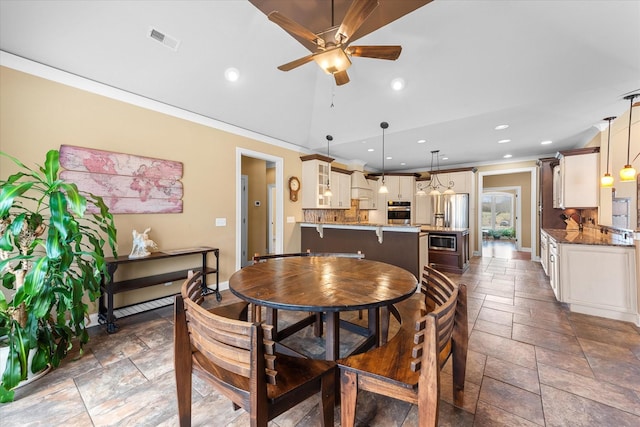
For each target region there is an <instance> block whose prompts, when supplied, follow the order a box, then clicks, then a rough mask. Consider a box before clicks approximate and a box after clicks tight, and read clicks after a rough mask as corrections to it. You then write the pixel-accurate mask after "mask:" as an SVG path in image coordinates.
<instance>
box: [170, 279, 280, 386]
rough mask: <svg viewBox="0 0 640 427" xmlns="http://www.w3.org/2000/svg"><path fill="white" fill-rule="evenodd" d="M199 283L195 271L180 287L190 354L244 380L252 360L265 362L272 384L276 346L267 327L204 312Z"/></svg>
mask: <svg viewBox="0 0 640 427" xmlns="http://www.w3.org/2000/svg"><path fill="white" fill-rule="evenodd" d="M201 280H202V274H201V273H200V272H197V273H195V274H194V275H193V276H192V277H191V278H189V279H187V280H186V281H185V283H184V284H183V287H182V298H183V303H184V309H185V316H186V320H187V329H188V332H189V339H190V342H191V346H192V351H194V350H197V351H199V352H200V353H202V355H203V356H205V357H206V358H207V359H209V360H210V361H211V363H213V364H215V365H218V366H219V367H221V368H223V369H225V370H227V371H229V372H232V373H234V374H237V375H241V376H244V377H247V378H250V377H251V374H252V372H251V370H252V365H253V363H252V360H254V358H259V357H262V358H264V359H265V362H266V368H267V379H268V381H269V382H271V381H275V378H276V375H277V373H276V371H275V356H273V355H274V351H275V343H274V342H273V341H272V340H270V327H266V328H263V327H262V325H259V324H257V323H251V322H244V321H241V320H235V319H230V318H226V317H222V316H218V315H216V314H214V313H211V312H209V311H207V310H206V309H205V308H204V307H202V306H201V302H202V299H203V298H202V296H201V294H200V292H199V289H200V288H199V283H200V282H201ZM254 350H255V351H256V354H255V355H254V354H253V351H254ZM265 355H266V356H265Z"/></svg>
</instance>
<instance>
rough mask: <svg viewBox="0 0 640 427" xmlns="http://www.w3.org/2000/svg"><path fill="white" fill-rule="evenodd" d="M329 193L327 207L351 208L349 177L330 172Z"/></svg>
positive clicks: (340, 173)
mask: <svg viewBox="0 0 640 427" xmlns="http://www.w3.org/2000/svg"><path fill="white" fill-rule="evenodd" d="M330 183H331V193H332V194H333V195H332V196H331V197H329V206H330V207H331V208H332V209H349V208H351V175H349V174H346V173H342V172H337V171H333V170H332V171H331V181H330Z"/></svg>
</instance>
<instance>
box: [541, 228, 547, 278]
mask: <svg viewBox="0 0 640 427" xmlns="http://www.w3.org/2000/svg"><path fill="white" fill-rule="evenodd" d="M540 264H542V269H543V270H544V273H545V274H546V275H547V276H548V275H549V235H548V234H547V233H545V232H544V231H542V230H540Z"/></svg>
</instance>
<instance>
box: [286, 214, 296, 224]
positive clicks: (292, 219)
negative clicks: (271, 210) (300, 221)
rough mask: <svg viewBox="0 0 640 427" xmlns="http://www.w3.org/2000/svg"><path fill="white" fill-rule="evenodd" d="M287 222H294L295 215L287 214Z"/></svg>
mask: <svg viewBox="0 0 640 427" xmlns="http://www.w3.org/2000/svg"><path fill="white" fill-rule="evenodd" d="M287 222H288V223H289V224H293V223H294V222H296V217H295V216H288V217H287Z"/></svg>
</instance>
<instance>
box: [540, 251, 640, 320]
mask: <svg viewBox="0 0 640 427" xmlns="http://www.w3.org/2000/svg"><path fill="white" fill-rule="evenodd" d="M558 246H559V254H558V257H559V259H556V262H559V270H560V278H559V279H560V280H559V282H560V283H559V286H560V295H559V296H560V298H558V299H559V300H560V301H562V302H565V303H567V304H569V305H570V309H571V311H575V312H578V313H585V314H590V315H594V316H601V317H607V318H610V319H618V320H625V321H629V322H636V321H637V313H638V307H637V301H638V298H637V286H636V262H635V249H634V248H632V247H631V248H630V247H622V246H602V245H580V244H559V245H558ZM550 262H551V259H550ZM550 270H551V266H550ZM549 274H550V276H551V275H552V273H551V272H550V273H549Z"/></svg>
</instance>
